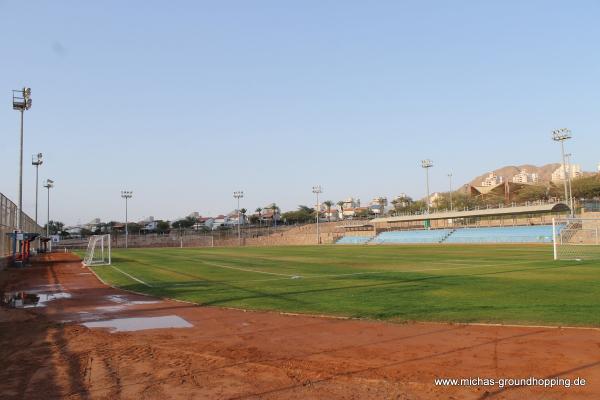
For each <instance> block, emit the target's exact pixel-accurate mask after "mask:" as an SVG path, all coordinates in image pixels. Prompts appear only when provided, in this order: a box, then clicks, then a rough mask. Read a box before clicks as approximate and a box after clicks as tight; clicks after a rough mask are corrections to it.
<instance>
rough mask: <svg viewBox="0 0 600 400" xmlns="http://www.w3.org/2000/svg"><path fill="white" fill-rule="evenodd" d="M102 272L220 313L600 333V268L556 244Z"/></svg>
mask: <svg viewBox="0 0 600 400" xmlns="http://www.w3.org/2000/svg"><path fill="white" fill-rule="evenodd" d="M94 271H95V272H96V273H97V274H98V275H99V276H100V277H101V278H102V279H103V280H105V281H106V282H107V283H110V284H113V285H115V286H119V287H122V288H124V289H128V290H134V291H138V292H144V293H148V294H152V295H156V296H160V297H168V298H174V299H179V300H186V301H191V302H194V303H198V304H202V305H210V306H225V307H236V308H244V309H256V310H278V311H286V312H299V313H314V314H328V315H337V316H349V317H364V318H374V319H388V320H392V321H448V322H489V323H514V324H546V325H585V326H600V263H599V262H597V261H580V262H576V261H553V260H552V249H551V247H550V246H545V245H544V246H541V245H531V246H524V245H464V246H458V245H456V246H454V245H453V246H440V245H418V246H293V247H291V246H290V247H269V248H266V247H242V248H184V249H179V248H170V249H166V248H160V249H157V248H152V249H128V250H123V249H120V250H114V251H113V265H112V266H97V267H94Z"/></svg>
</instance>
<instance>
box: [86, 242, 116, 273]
mask: <svg viewBox="0 0 600 400" xmlns="http://www.w3.org/2000/svg"><path fill="white" fill-rule="evenodd" d="M110 263H111V248H110V235H94V236H91V237H90V240H89V241H88V246H87V250H86V252H85V257H84V259H83V264H84V265H87V266H91V265H110Z"/></svg>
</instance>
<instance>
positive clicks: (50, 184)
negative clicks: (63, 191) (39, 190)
mask: <svg viewBox="0 0 600 400" xmlns="http://www.w3.org/2000/svg"><path fill="white" fill-rule="evenodd" d="M44 187H45V188H46V189H48V210H47V220H46V237H50V189H52V188H53V187H54V181H53V180H52V179H46V184H45V185H44Z"/></svg>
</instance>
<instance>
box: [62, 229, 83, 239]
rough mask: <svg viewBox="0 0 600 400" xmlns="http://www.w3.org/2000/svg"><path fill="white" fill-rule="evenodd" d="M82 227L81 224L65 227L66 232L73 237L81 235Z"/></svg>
mask: <svg viewBox="0 0 600 400" xmlns="http://www.w3.org/2000/svg"><path fill="white" fill-rule="evenodd" d="M81 229H82V228H81V227H80V226H69V227H67V228H65V232H67V233H68V234H69V236H71V237H81Z"/></svg>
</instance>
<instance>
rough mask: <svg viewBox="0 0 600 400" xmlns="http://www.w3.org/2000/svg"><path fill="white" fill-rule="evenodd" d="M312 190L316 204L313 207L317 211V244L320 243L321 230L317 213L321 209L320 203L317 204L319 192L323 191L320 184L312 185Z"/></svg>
mask: <svg viewBox="0 0 600 400" xmlns="http://www.w3.org/2000/svg"><path fill="white" fill-rule="evenodd" d="M312 192H313V193H314V194H316V195H317V205H316V207H315V208H316V210H315V211H316V212H317V244H321V232H320V231H319V214H320V211H321V205H320V204H319V194H320V193H323V188H322V187H321V185H316V186H313V187H312Z"/></svg>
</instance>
